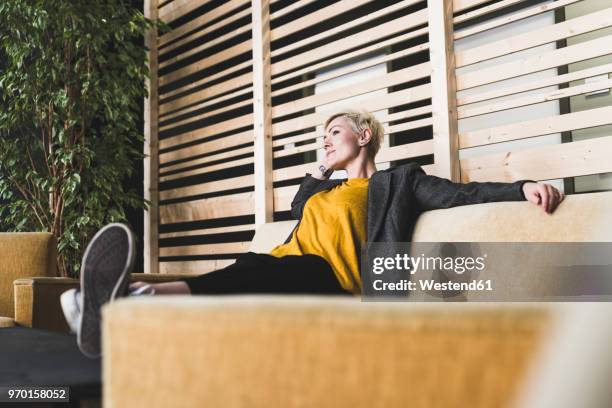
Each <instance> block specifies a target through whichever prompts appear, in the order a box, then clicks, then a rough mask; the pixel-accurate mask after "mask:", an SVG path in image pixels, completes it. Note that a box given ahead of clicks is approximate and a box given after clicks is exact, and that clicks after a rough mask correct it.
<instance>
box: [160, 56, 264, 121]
mask: <svg viewBox="0 0 612 408" xmlns="http://www.w3.org/2000/svg"><path fill="white" fill-rule="evenodd" d="M251 65H252V61H250V60H249V61H244V62H241V63H240V64H238V65H235V66H232V67H229V68H227V69H224V70H223V71H219V72H217V73H216V74H212V75H210V76H207V77H206V78H202V79H199V80H197V81H195V82H190V83H189V84H186V85H183V86H182V87H180V88H177V89H174V90H171V91H166V93H163V94H162V95H163V96H164V98H165V99H168V98H170V97H172V96H175V95H179V94H182V93H184V92H187V91H189V90H191V89H193V88H196V87H198V86H202V85H204V84H206V83H209V82H210V81H213V80H215V79H218V78H222V77H226V76H229V75H231V74H233V73H235V72H238V71H240V70H241V69H244V68H247V67H250V66H251ZM245 75H247V76H249V75H250V74H243V75H242V76H239V77H237V78H242V77H243V76H245ZM234 79H235V78H232V81H234ZM247 84H248V82H247ZM234 88H239V86H234ZM192 94H193V93H191V94H188V95H186V96H191V95H192ZM186 96H181V97H179V98H177V99H175V100H173V101H171V102H164V103H162V107H163V106H164V105H165V104H168V103H172V102H174V103H176V102H175V101H179V100H181V99H182V98H185V97H186ZM207 97H210V96H207ZM204 98H205V96H202V97H200V98H196V99H195V100H194V101H195V102H197V101H199V100H202V99H204ZM188 104H189V103H188V102H185V103H183V105H182V106H185V105H188ZM172 110H173V108H168V107H167V108H166V109H165V111H164V113H170V112H172Z"/></svg>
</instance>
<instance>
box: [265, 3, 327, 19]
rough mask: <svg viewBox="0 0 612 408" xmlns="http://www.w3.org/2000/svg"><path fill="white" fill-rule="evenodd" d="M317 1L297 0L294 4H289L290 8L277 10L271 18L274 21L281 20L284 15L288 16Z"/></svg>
mask: <svg viewBox="0 0 612 408" xmlns="http://www.w3.org/2000/svg"><path fill="white" fill-rule="evenodd" d="M315 1H317V0H297V1H294V2H293V4H289V5H288V6H286V7H284V8H282V9H280V10H276V11H275V12H274V13H272V14H271V18H272V20H274V19H276V18H280V17H282V16H284V15H287V14H289V13H291V12H293V11H295V10H297V9H299V8H302V7H305V6H307V5H309V4H311V3H314V2H315Z"/></svg>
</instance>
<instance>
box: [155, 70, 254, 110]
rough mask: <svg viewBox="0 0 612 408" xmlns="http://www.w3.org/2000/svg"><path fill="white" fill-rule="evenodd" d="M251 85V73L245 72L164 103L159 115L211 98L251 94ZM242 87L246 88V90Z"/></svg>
mask: <svg viewBox="0 0 612 408" xmlns="http://www.w3.org/2000/svg"><path fill="white" fill-rule="evenodd" d="M249 64H252V62H250V61H249ZM240 65H242V64H240ZM213 76H214V75H213ZM252 83H253V73H252V72H247V73H246V74H243V75H240V76H237V77H234V78H230V79H228V80H226V81H223V82H220V83H218V84H216V85H212V86H209V87H205V88H203V89H201V90H199V91H196V92H192V93H190V94H186V95H183V96H181V97H179V98H176V99H175V100H173V101H170V102H167V103H164V104H162V105H161V107H160V113H162V112H163V114H166V113H168V114H170V113H174V112H178V111H179V110H181V109H184V108H190V107H191V106H193V105H194V104H197V103H202V102H204V103H205V102H207V101H209V100H210V99H211V98H219V99H221V98H225V96H226V95H227V94H228V93H247V92H251V90H252V88H251V87H250V85H252ZM244 87H247V88H246V90H245V88H244ZM186 88H187V87H185V88H183V89H186ZM240 88H242V89H240ZM179 114H180V113H179Z"/></svg>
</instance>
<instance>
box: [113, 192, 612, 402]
mask: <svg viewBox="0 0 612 408" xmlns="http://www.w3.org/2000/svg"><path fill="white" fill-rule="evenodd" d="M293 225H294V223H293V222H283V223H275V224H269V225H264V226H263V227H261V228H260V229H258V231H257V233H256V235H255V238H254V241H253V245H252V248H251V249H252V250H253V251H256V252H265V251H267V250H269V249H270V248H271V247H273V246H274V245H276V244H278V243H279V242H282V240H283V239H284V238H285V237H286V236H287V234H288V232H289V231H290V230H291V228H292V227H293ZM611 225H612V192H606V193H597V194H584V195H575V196H570V197H568V198H567V199H566V200H565V201H564V202H563V203H562V204H561V206H560V207H559V208H558V210H557V211H556V212H555V214H554V215H552V216H551V215H545V214H543V213H542V212H541V211H540V210H538V209H537V208H536V207H535V206H533V205H531V204H529V203H525V202H523V203H516V202H513V203H492V204H482V205H476V206H467V207H458V208H453V209H449V210H437V211H431V212H428V213H425V214H423V215H422V216H421V217H420V219H419V221H418V224H417V226H416V229H415V231H414V235H413V240H414V241H423V242H428V241H433V242H437V241H489V242H490V241H500V242H505V241H525V242H546V241H561V242H562V241H569V242H571V241H584V242H590V241H606V242H609V241H612V228H611V227H610V226H611ZM558 313H559V312H558V311H557V307H556V306H553V305H550V304H508V303H506V304H465V303H463V304H461V303H453V304H448V303H437V304H432V303H430V304H418V303H362V302H360V301H359V299H358V298H337V297H323V296H306V297H289V296H218V297H191V298H189V297H182V296H176V297H157V298H144V299H143V298H140V299H125V300H121V301H119V302H116V303H114V304H113V305H110V306H107V307H105V309H104V327H103V333H104V337H103V352H104V356H105V357H104V359H103V372H104V393H103V400H104V404H105V406H108V407H196V406H197V407H283V408H284V407H349V406H350V407H406V406H410V407H464V406H465V407H502V406H508V405H509V404H511V403H512V401H514V399H515V398H516V396H517V393H518V390H519V389H520V388H521V386H522V385H521V384H522V381H523V378H524V377H525V376H526V373H527V371H528V367H529V366H530V363H531V361H532V360H533V359H534V356H536V355H537V354H538V352H539V351H540V349H541V348H542V345H543V344H544V342H545V339H546V336H547V335H548V333H549V332H550V329H551V325H552V324H553V323H554V322H555V319H556V317H557V316H558Z"/></svg>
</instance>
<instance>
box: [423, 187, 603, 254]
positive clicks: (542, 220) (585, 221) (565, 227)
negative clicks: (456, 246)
mask: <svg viewBox="0 0 612 408" xmlns="http://www.w3.org/2000/svg"><path fill="white" fill-rule="evenodd" d="M412 240H413V241H415V242H462V241H464V242H612V191H610V192H604V193H590V194H574V195H570V196H567V197H566V198H565V200H563V202H562V203H561V204H560V205H559V207H558V208H557V210H556V211H555V212H554V213H553V214H550V215H549V214H545V213H543V212H542V210H540V209H539V208H538V207H536V206H535V205H533V204H531V203H528V202H501V203H486V204H479V205H470V206H463V207H455V208H451V209H448V210H434V211H428V212H426V213H423V214H422V215H421V216H420V217H419V220H418V222H417V224H416V227H415V229H414V231H413V235H412Z"/></svg>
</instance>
